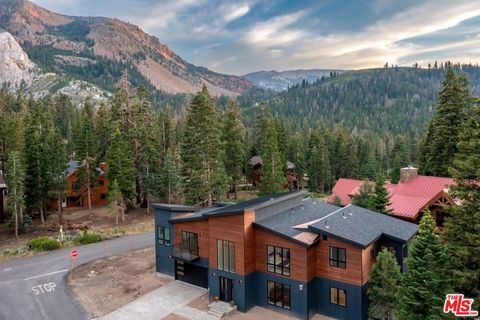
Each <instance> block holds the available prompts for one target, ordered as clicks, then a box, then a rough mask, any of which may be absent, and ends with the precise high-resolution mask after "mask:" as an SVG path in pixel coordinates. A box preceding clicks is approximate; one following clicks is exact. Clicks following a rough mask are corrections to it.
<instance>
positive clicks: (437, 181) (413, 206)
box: [327, 167, 457, 226]
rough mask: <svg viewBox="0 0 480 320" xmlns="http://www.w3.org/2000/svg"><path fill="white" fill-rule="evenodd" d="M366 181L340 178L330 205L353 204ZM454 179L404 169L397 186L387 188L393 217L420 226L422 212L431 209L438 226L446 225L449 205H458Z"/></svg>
mask: <svg viewBox="0 0 480 320" xmlns="http://www.w3.org/2000/svg"><path fill="white" fill-rule="evenodd" d="M364 183H365V182H364V181H362V180H354V179H343V178H340V179H338V181H337V183H336V184H335V186H334V187H333V190H332V194H331V195H330V196H329V197H328V200H327V202H328V203H334V202H335V198H336V197H338V198H339V199H340V201H341V204H342V205H343V206H345V205H348V204H350V203H352V198H353V197H354V196H356V195H357V194H358V193H359V190H360V187H361V186H362V185H363V184H364ZM454 184H455V181H454V180H453V179H451V178H442V177H430V176H421V175H418V169H417V168H413V167H407V168H402V169H400V181H399V182H398V183H397V184H392V183H386V184H385V188H386V189H387V191H388V194H389V195H390V205H389V206H388V209H390V210H392V212H393V215H394V216H396V217H398V218H401V219H404V220H408V221H412V222H415V223H418V222H419V221H420V218H421V217H422V213H423V212H424V211H425V210H426V209H428V210H430V211H431V213H432V216H433V218H434V219H435V220H436V223H437V225H438V226H443V222H444V219H445V215H446V209H445V206H448V205H457V204H456V202H455V201H454V199H452V197H451V196H450V195H449V193H448V189H449V188H450V186H452V185H454Z"/></svg>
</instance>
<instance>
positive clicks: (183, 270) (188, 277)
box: [175, 260, 208, 288]
mask: <svg viewBox="0 0 480 320" xmlns="http://www.w3.org/2000/svg"><path fill="white" fill-rule="evenodd" d="M175 280H180V281H183V282H187V283H190V284H193V285H196V286H199V287H202V288H208V269H207V268H204V267H199V266H196V265H194V264H191V263H188V262H184V261H178V260H177V261H175Z"/></svg>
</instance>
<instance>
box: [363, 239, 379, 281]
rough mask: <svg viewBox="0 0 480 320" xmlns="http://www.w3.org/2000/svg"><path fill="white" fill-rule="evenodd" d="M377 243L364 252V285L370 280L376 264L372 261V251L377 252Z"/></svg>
mask: <svg viewBox="0 0 480 320" xmlns="http://www.w3.org/2000/svg"><path fill="white" fill-rule="evenodd" d="M375 247H376V242H374V243H372V244H371V245H370V246H368V247H367V248H366V249H363V250H362V285H364V284H365V283H367V282H368V281H369V280H370V271H371V270H372V265H373V263H374V262H375V261H374V260H372V251H373V250H375Z"/></svg>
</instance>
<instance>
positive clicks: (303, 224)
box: [292, 204, 351, 229]
mask: <svg viewBox="0 0 480 320" xmlns="http://www.w3.org/2000/svg"><path fill="white" fill-rule="evenodd" d="M349 206H351V204H348V205H346V206H345V207H342V208H338V209H337V210H335V211H333V212H331V213H329V214H327V215H326V216H324V217H321V218H319V219H316V220H312V221H307V222H304V223H301V224H297V225H296V226H293V227H292V228H294V229H305V227H303V226H306V227H307V228H308V226H309V225H311V224H314V223H317V222H320V221H322V220H323V219H326V218H328V217H330V216H331V215H333V214H334V213H337V212H339V211H341V210H343V209H345V208H347V207H349Z"/></svg>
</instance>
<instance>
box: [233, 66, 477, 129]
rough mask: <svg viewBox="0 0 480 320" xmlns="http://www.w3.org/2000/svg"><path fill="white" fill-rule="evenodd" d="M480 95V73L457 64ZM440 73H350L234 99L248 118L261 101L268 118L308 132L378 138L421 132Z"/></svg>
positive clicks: (433, 101) (401, 70) (398, 70)
mask: <svg viewBox="0 0 480 320" xmlns="http://www.w3.org/2000/svg"><path fill="white" fill-rule="evenodd" d="M454 69H455V71H456V73H457V74H459V73H461V72H464V73H465V74H466V76H467V77H468V78H469V80H470V87H471V91H472V94H473V95H475V96H480V68H479V67H476V66H471V65H462V66H458V65H456V66H455V67H454ZM444 76H445V70H444V69H443V68H438V69H430V70H428V69H414V68H389V69H369V70H359V71H349V72H345V73H342V74H340V75H338V76H334V77H333V78H331V79H324V80H323V81H318V82H316V83H313V84H304V85H296V86H294V87H291V88H290V89H289V90H287V91H284V92H280V93H275V94H272V93H268V92H267V93H265V92H264V93H263V95H262V93H261V92H258V90H257V91H251V92H248V93H247V94H245V95H242V96H240V97H239V98H238V100H239V101H240V103H241V105H242V106H243V107H244V108H245V112H246V114H247V116H248V118H250V119H252V118H253V114H254V113H255V108H252V106H253V105H255V103H256V102H258V101H262V100H265V101H267V106H268V109H269V111H270V112H271V113H272V114H275V115H278V116H279V117H281V118H284V119H288V120H289V122H291V123H293V124H296V125H298V126H299V127H301V126H302V124H304V123H308V124H309V125H310V126H311V127H318V126H322V127H335V126H338V125H342V126H345V127H346V128H348V129H349V130H351V131H352V132H359V131H369V132H377V133H381V134H386V133H391V134H397V133H403V134H405V133H406V132H409V131H415V132H422V131H423V130H424V129H425V128H426V125H427V124H428V122H429V120H430V119H431V117H432V115H433V112H434V110H435V105H436V99H437V94H438V91H439V90H440V88H441V84H442V81H443V79H444Z"/></svg>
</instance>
